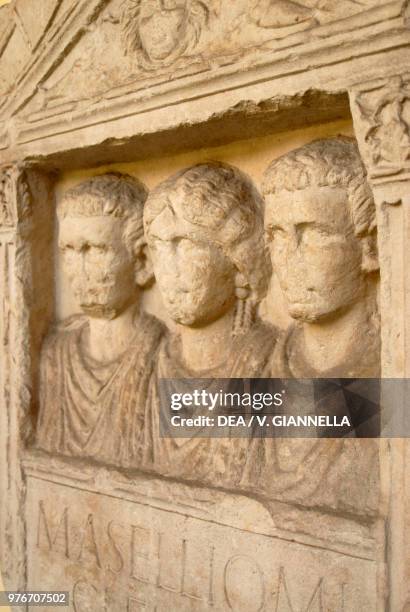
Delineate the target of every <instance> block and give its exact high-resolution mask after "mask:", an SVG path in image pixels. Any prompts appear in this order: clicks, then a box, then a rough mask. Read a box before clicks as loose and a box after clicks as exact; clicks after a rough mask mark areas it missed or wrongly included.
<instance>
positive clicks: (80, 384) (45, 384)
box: [37, 173, 162, 464]
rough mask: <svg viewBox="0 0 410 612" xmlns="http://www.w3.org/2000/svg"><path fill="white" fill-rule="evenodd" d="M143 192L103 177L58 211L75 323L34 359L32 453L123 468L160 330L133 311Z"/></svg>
mask: <svg viewBox="0 0 410 612" xmlns="http://www.w3.org/2000/svg"><path fill="white" fill-rule="evenodd" d="M146 196H147V191H146V189H145V187H144V186H143V185H142V184H141V183H140V182H139V181H137V180H136V179H134V178H132V177H131V176H127V175H121V174H118V173H110V174H105V175H100V176H96V177H94V178H91V179H89V180H87V181H85V182H83V183H81V184H80V185H78V186H76V187H74V188H73V189H71V190H70V191H68V192H67V193H66V194H65V196H64V198H63V199H62V201H61V202H60V204H59V206H58V210H57V216H58V220H59V235H58V246H59V249H60V251H61V253H62V256H63V264H64V266H65V268H66V272H67V276H68V278H69V281H70V284H71V288H72V292H73V294H74V297H75V300H76V302H77V304H78V307H79V309H80V310H81V311H82V314H80V315H75V316H73V317H71V318H69V319H68V320H65V321H63V323H62V324H61V325H59V326H58V327H57V329H56V330H53V331H52V332H51V333H50V334H49V336H48V337H47V338H46V341H45V342H44V346H43V349H42V355H41V374H40V415H39V421H38V429H37V445H38V446H39V447H41V448H43V449H45V450H47V451H50V452H56V453H62V454H68V455H75V456H87V457H93V458H95V459H99V460H103V461H106V462H110V463H119V464H122V463H124V462H126V463H128V462H129V461H130V458H131V457H132V456H133V454H134V444H136V439H135V437H137V436H138V430H134V429H133V427H132V423H134V425H135V426H137V425H136V424H137V423H138V411H139V409H140V408H142V406H143V405H144V402H145V399H146V393H147V385H148V379H149V376H150V373H151V370H152V366H153V361H154V359H155V351H156V348H157V346H158V342H159V338H160V336H161V333H162V327H161V325H160V324H159V323H158V322H157V321H156V320H155V319H154V318H152V317H150V316H148V315H145V314H142V313H141V312H140V311H139V307H138V302H139V294H140V291H141V288H142V287H144V286H145V285H147V284H148V283H149V282H150V281H151V280H152V269H151V266H150V263H149V260H148V258H147V257H146V253H145V249H146V245H145V239H144V234H143V224H142V213H143V205H144V201H145V199H146Z"/></svg>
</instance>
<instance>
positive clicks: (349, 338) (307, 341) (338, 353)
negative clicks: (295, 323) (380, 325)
mask: <svg viewBox="0 0 410 612" xmlns="http://www.w3.org/2000/svg"><path fill="white" fill-rule="evenodd" d="M376 300H377V298H376V288H375V286H374V285H373V286H372V285H371V284H370V283H369V286H368V288H367V292H366V297H365V298H362V299H360V300H359V301H357V302H355V303H354V304H353V305H352V306H351V307H350V308H349V309H348V310H346V311H344V312H343V313H341V314H340V315H339V316H337V317H333V318H331V319H329V320H328V321H324V322H318V323H305V324H304V325H303V327H302V343H301V348H302V351H303V358H304V360H305V361H306V363H308V364H309V365H310V366H311V367H312V368H313V369H314V370H316V371H317V372H318V373H322V372H323V373H325V372H327V371H329V370H333V369H338V368H340V369H342V371H343V372H345V371H346V372H348V370H349V364H352V365H353V364H354V363H357V361H358V360H359V358H360V356H361V355H362V354H363V352H364V351H365V350H366V347H369V344H370V343H372V342H374V338H375V334H376V333H377V319H376V313H377V304H376ZM346 375H348V374H346ZM349 375H350V374H349ZM352 375H353V374H352ZM376 375H377V374H376V373H375V376H376Z"/></svg>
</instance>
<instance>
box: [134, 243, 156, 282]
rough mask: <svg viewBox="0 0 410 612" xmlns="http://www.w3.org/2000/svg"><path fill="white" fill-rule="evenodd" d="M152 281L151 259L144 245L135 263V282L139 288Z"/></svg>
mask: <svg viewBox="0 0 410 612" xmlns="http://www.w3.org/2000/svg"><path fill="white" fill-rule="evenodd" d="M153 279H154V271H153V268H152V263H151V257H150V254H149V250H148V247H147V245H144V246H143V247H142V249H141V250H140V252H139V253H138V255H137V259H136V262H135V280H136V283H137V285H139V287H146V286H147V285H149V284H150V283H151V282H152V281H153Z"/></svg>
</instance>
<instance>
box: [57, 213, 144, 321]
mask: <svg viewBox="0 0 410 612" xmlns="http://www.w3.org/2000/svg"><path fill="white" fill-rule="evenodd" d="M122 232H123V220H122V219H118V218H115V217H110V216H100V217H65V218H64V219H62V220H61V221H60V228H59V243H58V244H59V249H60V251H61V252H62V254H63V258H64V266H65V268H66V271H67V275H68V278H69V281H70V284H71V287H72V290H73V293H74V297H75V300H76V301H77V304H78V306H79V307H80V308H81V309H82V310H83V312H84V313H86V314H88V315H90V316H94V317H104V318H114V317H115V316H117V315H118V314H119V313H120V312H122V310H124V308H126V307H127V306H129V305H130V303H132V301H134V300H135V297H136V284H135V276H134V272H135V270H134V267H135V262H134V261H133V260H132V258H131V256H130V254H129V252H128V251H127V249H126V248H125V246H124V242H123V239H122Z"/></svg>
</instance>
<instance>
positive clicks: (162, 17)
mask: <svg viewBox="0 0 410 612" xmlns="http://www.w3.org/2000/svg"><path fill="white" fill-rule="evenodd" d="M208 12H209V11H208V8H207V6H206V4H205V3H204V2H202V1H201V0H127V2H126V4H125V7H124V10H123V14H122V26H123V33H124V41H125V47H126V51H127V53H128V54H132V53H137V55H138V61H139V63H140V65H141V67H142V68H144V69H146V70H155V69H158V68H160V67H162V66H170V65H171V64H173V63H174V61H175V60H176V59H177V58H179V57H181V56H183V55H186V54H190V53H191V52H192V50H193V49H194V47H195V45H196V44H197V43H198V40H199V37H200V35H201V31H202V28H203V27H204V25H205V24H206V23H207V20H208Z"/></svg>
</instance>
